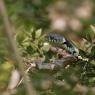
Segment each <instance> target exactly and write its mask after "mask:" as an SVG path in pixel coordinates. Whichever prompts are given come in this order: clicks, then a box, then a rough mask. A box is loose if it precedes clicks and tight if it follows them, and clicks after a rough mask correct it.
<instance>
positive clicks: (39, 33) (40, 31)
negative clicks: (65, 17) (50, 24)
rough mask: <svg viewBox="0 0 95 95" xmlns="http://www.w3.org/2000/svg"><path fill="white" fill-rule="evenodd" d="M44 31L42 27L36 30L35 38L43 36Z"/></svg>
mask: <svg viewBox="0 0 95 95" xmlns="http://www.w3.org/2000/svg"><path fill="white" fill-rule="evenodd" d="M41 33H42V29H38V30H37V31H35V38H36V39H37V38H39V37H40V36H41Z"/></svg>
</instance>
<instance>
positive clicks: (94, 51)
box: [91, 46, 95, 56]
mask: <svg viewBox="0 0 95 95" xmlns="http://www.w3.org/2000/svg"><path fill="white" fill-rule="evenodd" d="M91 56H95V46H93V47H92V49H91Z"/></svg>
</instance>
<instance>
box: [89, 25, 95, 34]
mask: <svg viewBox="0 0 95 95" xmlns="http://www.w3.org/2000/svg"><path fill="white" fill-rule="evenodd" d="M90 27H91V29H92V30H93V32H94V33H95V26H93V25H90Z"/></svg>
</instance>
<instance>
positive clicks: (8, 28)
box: [0, 0, 37, 95]
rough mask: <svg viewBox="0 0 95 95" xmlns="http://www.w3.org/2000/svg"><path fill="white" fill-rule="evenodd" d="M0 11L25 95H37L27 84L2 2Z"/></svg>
mask: <svg viewBox="0 0 95 95" xmlns="http://www.w3.org/2000/svg"><path fill="white" fill-rule="evenodd" d="M0 11H1V15H2V17H3V23H4V25H5V30H6V31H5V33H6V37H7V39H8V41H9V44H10V48H11V50H12V51H13V55H14V58H15V61H16V63H18V65H19V69H20V71H21V74H22V76H23V80H24V85H25V88H26V91H27V95H37V93H36V91H35V90H34V88H33V87H32V84H31V83H29V81H28V79H27V78H28V77H27V76H26V74H25V72H24V64H23V62H22V58H21V56H20V54H19V51H18V50H17V46H16V41H15V40H14V38H13V35H12V32H13V31H12V29H11V25H10V22H9V20H8V15H7V10H6V8H5V4H4V0H0Z"/></svg>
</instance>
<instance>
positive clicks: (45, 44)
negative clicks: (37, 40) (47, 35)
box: [41, 43, 50, 51]
mask: <svg viewBox="0 0 95 95" xmlns="http://www.w3.org/2000/svg"><path fill="white" fill-rule="evenodd" d="M41 49H42V50H44V51H49V49H50V44H49V43H44V44H43V47H42V48H41Z"/></svg>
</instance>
